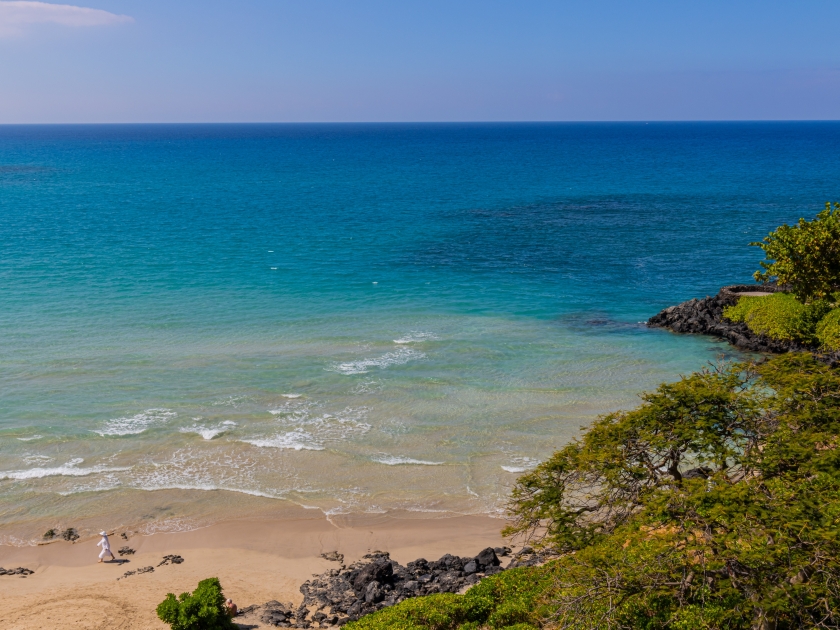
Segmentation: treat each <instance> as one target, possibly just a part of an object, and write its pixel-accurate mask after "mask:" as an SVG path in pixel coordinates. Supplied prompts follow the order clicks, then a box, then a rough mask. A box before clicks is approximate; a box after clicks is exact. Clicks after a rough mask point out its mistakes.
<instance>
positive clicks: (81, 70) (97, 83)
mask: <svg viewBox="0 0 840 630" xmlns="http://www.w3.org/2000/svg"><path fill="white" fill-rule="evenodd" d="M838 25H840V1H838V0H821V1H818V0H797V1H795V2H794V1H792V0H786V1H776V0H760V1H759V0H755V1H753V0H725V1H702V0H697V1H687V0H686V1H682V0H664V1H646V0H633V1H630V0H625V1H619V0H576V1H574V2H571V1H564V0H554V1H542V0H509V1H504V2H502V1H496V0H441V1H439V0H417V1H409V0H390V1H377V0H83V1H82V2H81V4H79V5H70V4H58V3H42V2H20V1H16V2H5V1H2V0H0V123H24V122H181V121H184V122H205V121H206V122H214V121H217V122H225V121H265V122H270V121H278V122H283V121H307V122H308V121H488V120H489V121H501V120H523V121H526V120H766V119H838V118H840V45H838V39H837V38H838Z"/></svg>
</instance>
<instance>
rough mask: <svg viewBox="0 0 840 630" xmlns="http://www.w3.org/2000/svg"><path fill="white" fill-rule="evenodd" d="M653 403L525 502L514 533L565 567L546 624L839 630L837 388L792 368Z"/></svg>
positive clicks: (539, 479) (695, 380) (712, 381)
mask: <svg viewBox="0 0 840 630" xmlns="http://www.w3.org/2000/svg"><path fill="white" fill-rule="evenodd" d="M642 400H643V404H642V405H641V407H639V408H638V409H636V410H634V411H630V412H618V413H613V414H609V415H607V416H605V417H603V418H601V419H600V420H598V421H596V422H595V423H594V424H593V425H592V427H591V428H590V429H589V430H588V431H587V432H586V433H585V435H584V436H583V437H582V438H581V439H580V440H579V441H576V442H573V443H571V444H569V445H567V446H566V447H565V448H563V449H561V450H560V451H558V452H557V453H555V454H554V455H553V456H552V457H551V458H550V459H549V460H547V461H546V462H544V463H543V464H541V465H540V466H539V467H537V468H536V469H535V470H534V471H532V472H531V473H528V474H526V475H524V476H523V477H521V478H520V479H519V480H518V482H517V484H516V486H515V488H514V491H513V495H512V501H511V505H510V509H511V514H512V516H513V518H514V522H513V525H512V526H511V527H509V528H508V530H507V531H506V533H507V534H529V535H532V536H535V535H538V537H539V539H540V540H541V542H542V544H545V545H550V546H552V547H554V548H555V549H557V550H560V551H565V552H566V555H565V556H563V557H562V558H561V559H560V560H558V561H557V562H556V563H555V564H554V567H553V569H552V576H553V579H552V582H551V584H550V585H549V587H548V588H547V589H546V591H545V592H544V593H543V595H542V600H543V602H544V607H543V608H542V614H543V615H545V619H546V621H550V625H551V626H552V627H555V628H563V629H575V630H594V629H596V628H598V629H601V628H604V629H612V628H615V629H619V628H644V629H647V630H654V629H662V630H664V629H665V628H677V629H689V628H692V629H693V628H715V629H723V628H726V629H731V630H747V629H761V630H770V629H771V628H773V629H775V630H786V629H793V628H829V627H838V625H840V612H838V611H840V437H838V436H840V373H838V371H837V370H835V369H832V368H830V367H828V366H825V365H823V364H820V363H818V362H816V361H815V360H814V359H813V358H812V357H811V356H810V355H800V354H787V355H782V356H780V357H777V358H774V359H772V360H770V361H768V362H766V363H763V364H760V365H757V366H756V365H747V364H742V365H734V366H731V367H728V368H725V369H724V368H721V369H714V370H710V371H704V372H701V373H697V374H693V375H692V376H690V377H687V378H684V379H682V380H681V381H679V382H677V383H672V384H666V385H662V386H660V387H659V389H658V390H657V391H656V392H654V393H652V394H645V395H644V396H643V397H642ZM549 613H550V614H549Z"/></svg>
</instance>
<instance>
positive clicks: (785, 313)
mask: <svg viewBox="0 0 840 630" xmlns="http://www.w3.org/2000/svg"><path fill="white" fill-rule="evenodd" d="M830 310H831V305H830V304H829V303H828V302H827V301H825V300H818V301H815V302H812V303H811V304H803V303H802V302H800V301H799V300H797V299H796V297H794V296H793V295H791V294H789V293H774V294H772V295H768V296H765V297H750V296H744V297H742V298H740V299H739V300H738V303H737V304H735V305H734V306H727V307H726V308H724V309H723V316H724V317H725V318H726V319H728V320H730V321H733V322H745V323H746V324H747V327H748V328H749V329H750V330H751V331H753V332H754V333H756V334H759V335H766V336H768V337H770V338H772V339H782V340H786V341H799V342H802V343H806V344H816V343H817V335H816V331H817V324H818V323H819V322H820V320H821V319H822V318H823V316H825V315H826V313H828V312H829V311H830Z"/></svg>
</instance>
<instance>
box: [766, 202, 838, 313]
mask: <svg viewBox="0 0 840 630" xmlns="http://www.w3.org/2000/svg"><path fill="white" fill-rule="evenodd" d="M751 245H755V246H757V247H760V248H761V249H763V250H764V255H765V257H766V258H767V260H766V261H763V262H761V263H760V264H761V267H762V268H763V270H764V271H756V272H755V279H756V280H758V281H760V282H767V281H769V280H773V279H776V280H777V281H778V283H779V284H781V285H789V286H790V288H791V291H792V292H793V294H794V295H795V296H796V298H797V299H798V300H799V301H800V302H802V303H809V302H811V301H812V300H823V299H826V298H827V297H828V296H829V295H830V294H831V293H833V292H834V291H837V290H838V289H840V203H834V204H833V207H832V204H831V203H829V202H826V204H825V210H823V211H822V212H820V213H819V214H818V215H817V216H816V218H815V219H814V220H813V221H806V220H805V219H799V222H798V223H797V224H796V225H793V226H790V225H787V224H785V225H782V226H780V227H779V228H777V229H776V230H775V231H774V232H771V233H770V234H768V235H767V236H766V237H764V240H763V241H761V242H759V243H751Z"/></svg>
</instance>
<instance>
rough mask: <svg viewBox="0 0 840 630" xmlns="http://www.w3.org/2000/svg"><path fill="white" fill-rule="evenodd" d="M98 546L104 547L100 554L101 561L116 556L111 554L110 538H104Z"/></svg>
mask: <svg viewBox="0 0 840 630" xmlns="http://www.w3.org/2000/svg"><path fill="white" fill-rule="evenodd" d="M96 546H97V547H102V551H100V552H99V558H100V560H101V559H102V558H104V557H105V556H111V557H112V558H113V557H114V554H112V553H111V543H110V542H108V537H107V536H103V537H102V540H100V541H99V542H98V543H96Z"/></svg>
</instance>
